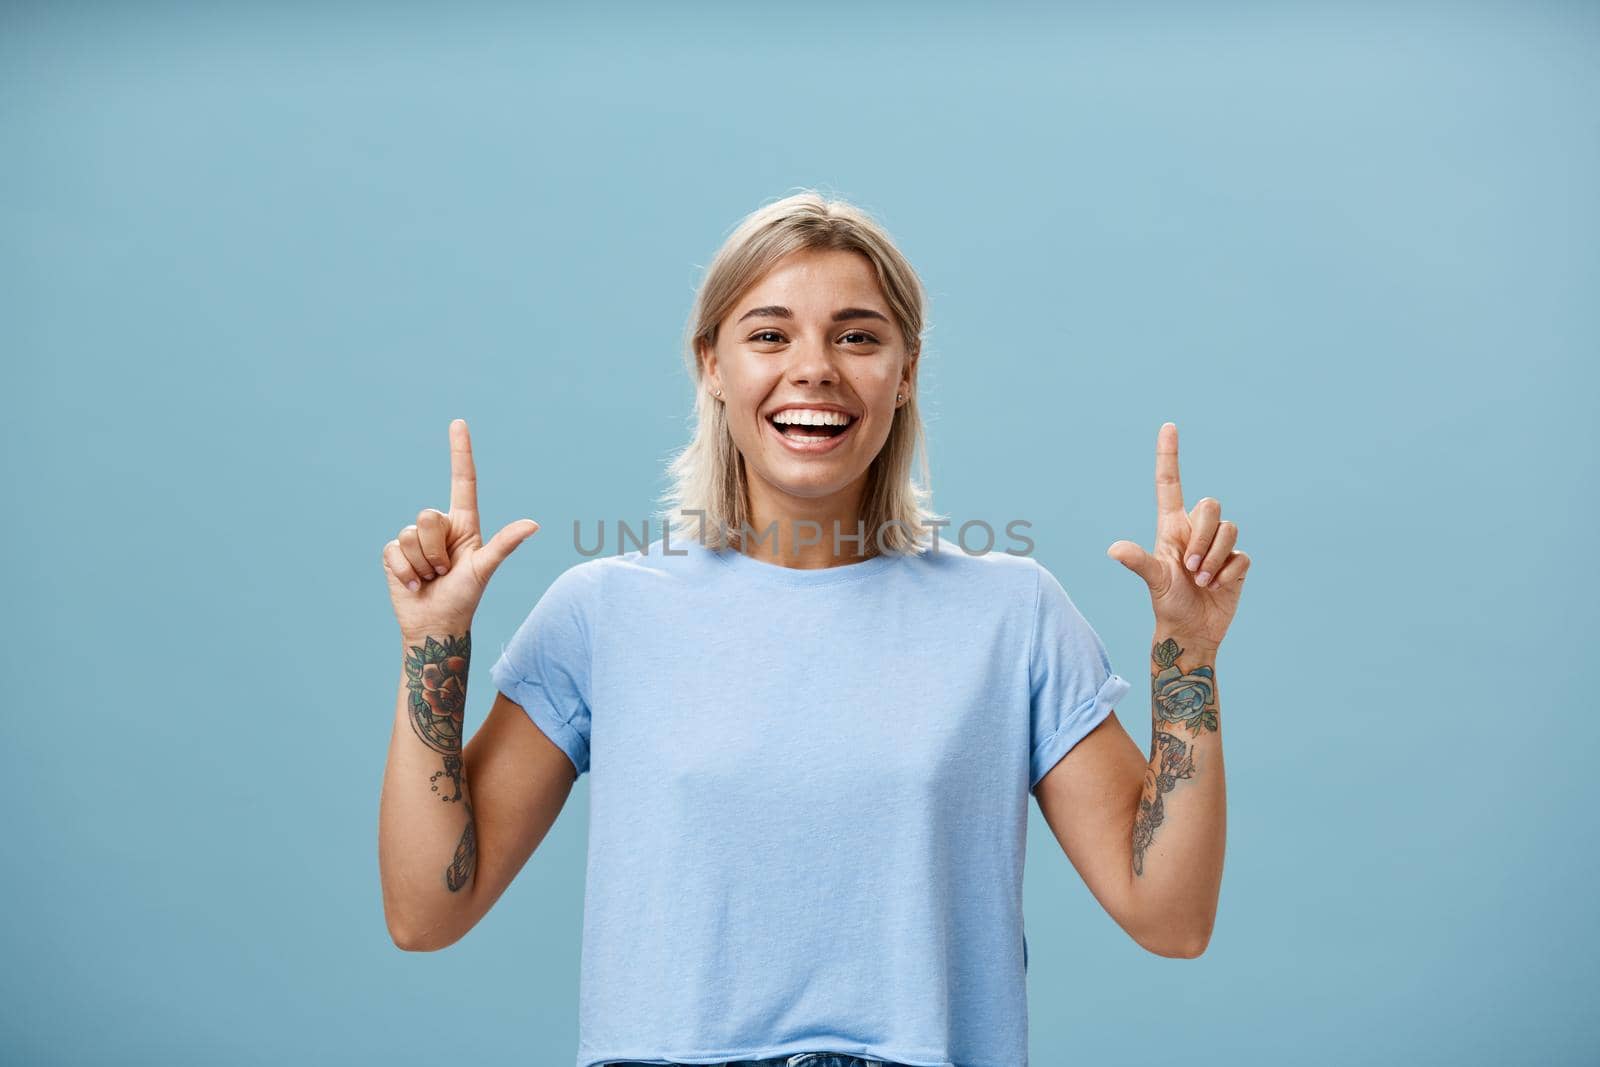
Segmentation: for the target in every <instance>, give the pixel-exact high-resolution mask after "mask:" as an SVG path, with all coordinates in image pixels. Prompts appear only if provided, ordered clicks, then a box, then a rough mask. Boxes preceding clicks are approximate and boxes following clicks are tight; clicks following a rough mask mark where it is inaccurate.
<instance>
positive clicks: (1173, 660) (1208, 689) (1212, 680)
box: [1150, 637, 1217, 735]
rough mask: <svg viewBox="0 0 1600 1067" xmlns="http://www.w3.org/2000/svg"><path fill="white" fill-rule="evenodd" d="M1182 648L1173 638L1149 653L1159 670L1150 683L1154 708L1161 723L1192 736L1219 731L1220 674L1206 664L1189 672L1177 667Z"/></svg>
mask: <svg viewBox="0 0 1600 1067" xmlns="http://www.w3.org/2000/svg"><path fill="white" fill-rule="evenodd" d="M1181 655H1183V649H1181V648H1179V647H1178V642H1176V641H1174V640H1173V639H1172V638H1170V637H1169V638H1167V639H1166V640H1165V641H1163V642H1161V643H1160V644H1158V645H1156V646H1155V647H1154V648H1153V649H1151V650H1150V658H1151V659H1153V660H1155V664H1156V666H1157V667H1159V668H1160V670H1159V671H1157V672H1156V674H1155V676H1154V677H1153V678H1151V680H1150V696H1151V702H1150V703H1151V707H1153V708H1154V709H1155V714H1156V717H1157V718H1158V719H1160V720H1161V721H1162V722H1170V723H1174V724H1177V725H1179V726H1185V727H1187V728H1188V730H1189V733H1190V734H1191V735H1197V734H1199V733H1201V732H1202V731H1204V730H1210V731H1212V732H1213V733H1214V732H1216V729H1217V674H1216V671H1215V670H1213V669H1212V667H1211V664H1209V663H1203V664H1201V665H1200V666H1198V667H1194V668H1192V669H1190V670H1188V671H1185V670H1183V669H1182V668H1181V667H1179V666H1178V657H1179V656H1181Z"/></svg>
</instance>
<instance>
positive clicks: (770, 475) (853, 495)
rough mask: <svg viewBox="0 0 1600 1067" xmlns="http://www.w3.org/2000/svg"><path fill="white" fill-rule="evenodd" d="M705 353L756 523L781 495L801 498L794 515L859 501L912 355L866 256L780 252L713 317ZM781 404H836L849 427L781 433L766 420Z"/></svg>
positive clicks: (904, 389)
mask: <svg viewBox="0 0 1600 1067" xmlns="http://www.w3.org/2000/svg"><path fill="white" fill-rule="evenodd" d="M704 358H705V361H706V386H707V387H708V388H709V389H711V390H712V392H716V391H717V390H719V389H720V390H721V391H722V402H723V403H724V404H726V405H727V415H728V427H729V430H730V432H731V434H732V436H733V440H734V444H735V445H736V446H737V447H738V449H739V451H740V453H742V454H743V456H744V461H745V470H746V472H747V474H748V476H749V480H750V491H751V497H752V500H751V505H752V510H753V511H754V512H756V514H757V523H758V525H757V529H760V528H761V527H760V525H759V523H762V522H766V521H770V517H773V516H772V515H771V513H772V512H773V511H775V510H779V509H782V510H789V509H788V508H786V507H785V503H786V502H785V501H784V500H782V499H781V498H782V497H789V498H792V499H791V501H789V502H788V503H794V502H798V501H801V500H803V501H807V502H809V504H810V505H811V506H810V507H807V506H805V505H802V506H801V508H800V510H802V511H809V510H814V509H815V507H817V506H821V507H824V508H828V507H830V506H831V505H834V504H837V505H839V509H838V510H840V511H841V512H842V513H848V512H851V511H854V510H855V509H856V508H857V507H858V504H859V494H860V490H861V489H862V488H863V487H864V485H865V475H866V472H867V468H868V467H869V466H871V464H872V461H873V459H874V458H876V456H877V455H878V452H879V451H880V450H881V449H882V448H883V443H884V441H886V440H888V437H889V429H890V426H891V425H892V424H893V422H894V416H895V409H896V408H897V407H899V406H900V404H901V403H904V400H902V401H900V402H898V403H897V402H896V400H895V394H896V393H897V392H898V393H899V394H901V396H902V397H904V398H905V399H906V400H909V399H910V396H911V387H912V383H913V381H914V380H915V362H916V354H915V353H910V354H908V353H907V351H906V346H905V342H904V341H903V340H902V338H901V335H900V328H899V326H898V325H897V324H896V323H895V320H894V316H893V315H892V314H891V312H890V310H889V302H888V301H887V300H885V299H884V296H883V290H882V288H881V287H880V286H879V285H878V278H877V273H876V272H875V271H874V270H873V267H872V264H871V262H870V261H869V260H868V259H867V258H866V257H865V256H863V255H861V254H859V253H856V252H845V251H832V250H830V251H815V250H806V251H801V252H795V253H792V254H790V255H788V256H786V257H784V258H783V259H781V260H779V261H778V263H777V264H776V265H775V266H774V267H773V268H772V269H771V270H770V271H768V272H767V274H766V275H765V276H764V277H762V278H761V279H760V280H759V281H757V282H756V283H755V284H754V285H753V286H751V287H750V289H749V290H748V291H747V292H746V293H745V294H744V295H743V296H741V297H740V298H739V300H738V302H737V303H736V304H735V305H734V307H733V310H732V311H730V312H729V313H728V315H727V317H726V318H724V319H723V320H722V322H721V323H720V324H719V325H718V328H717V343H716V345H715V346H714V347H713V348H711V349H709V350H707V351H706V353H705V356H704ZM784 409H805V410H809V411H816V410H818V409H822V410H824V411H830V410H837V411H840V412H843V413H844V415H845V416H846V417H847V420H848V425H846V426H845V428H844V430H843V432H842V433H840V432H839V431H838V429H837V428H836V427H833V426H822V427H817V426H794V427H792V428H791V430H790V431H789V433H788V434H786V433H785V432H784V431H782V430H780V429H779V426H778V425H775V424H774V422H773V416H775V415H778V413H779V412H780V411H782V410H784ZM780 419H781V416H780ZM807 421H808V422H813V423H814V422H816V421H818V420H817V419H815V418H810V419H808V420H807ZM825 434H831V435H833V436H827V437H823V436H822V435H825ZM808 437H810V438H812V440H806V438H808ZM819 437H821V438H822V439H820V440H819V439H816V438H819ZM773 494H776V495H777V498H774V496H773ZM829 497H839V499H838V500H837V501H831V502H830V501H829V500H828V499H827V498H829ZM762 505H766V506H762ZM763 513H766V514H767V516H768V517H767V518H763V517H762V514H763ZM847 532H849V533H853V532H854V530H853V529H851V530H849V531H847ZM871 534H872V531H868V536H869V537H870V536H871ZM783 536H784V537H785V539H787V537H788V533H787V531H785V532H784V534H783Z"/></svg>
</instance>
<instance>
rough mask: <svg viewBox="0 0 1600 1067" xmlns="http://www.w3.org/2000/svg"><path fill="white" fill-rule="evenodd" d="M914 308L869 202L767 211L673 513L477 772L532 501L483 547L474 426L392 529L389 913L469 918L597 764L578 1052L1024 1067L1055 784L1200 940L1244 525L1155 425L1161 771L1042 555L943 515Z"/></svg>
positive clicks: (753, 220) (583, 573)
mask: <svg viewBox="0 0 1600 1067" xmlns="http://www.w3.org/2000/svg"><path fill="white" fill-rule="evenodd" d="M922 306H923V298H922V289H921V286H920V284H919V282H918V280H917V277H916V274H915V272H914V271H913V270H912V269H911V267H910V265H909V264H908V263H907V262H906V261H905V259H904V257H903V256H902V255H901V254H900V252H899V251H898V249H896V248H895V246H894V244H893V243H892V241H891V240H890V239H889V237H888V235H887V234H886V233H885V232H884V231H883V230H882V228H881V227H879V226H878V225H877V224H876V223H875V222H874V221H873V220H872V219H870V218H869V217H867V216H866V215H865V214H863V213H862V212H860V211H859V210H857V209H855V208H853V207H851V206H850V205H848V204H845V203H842V202H839V201H825V200H824V199H822V198H821V197H818V196H816V195H814V194H810V193H806V194H801V195H798V196H793V197H789V198H788V199H785V200H782V201H779V202H777V203H773V204H770V205H767V206H766V207H764V208H762V209H760V210H758V211H756V212H755V213H753V214H752V215H750V216H749V217H748V218H746V219H745V220H744V221H743V223H741V224H740V226H739V227H737V228H736V229H735V230H734V232H733V233H732V234H731V235H730V236H729V237H728V239H727V241H726V242H725V244H724V246H723V248H722V249H721V250H720V251H719V252H718V254H717V256H716V257H715V259H714V260H713V262H712V264H711V266H710V267H709V268H708V270H707V274H706V278H705V280H704V282H703V283H702V286H701V289H700V292H699V295H698V298H697V300H696V305H695V310H694V313H693V315H692V317H691V320H690V323H689V330H688V337H687V343H686V345H685V355H686V358H687V361H688V369H689V372H690V375H691V377H692V379H693V380H694V382H695V383H696V399H697V404H698V420H697V428H696V432H695V435H694V438H693V440H692V441H691V442H690V444H689V445H688V446H687V447H686V448H685V449H684V450H683V451H682V452H681V453H679V454H678V455H677V456H676V457H675V458H674V460H673V462H672V466H671V471H672V474H673V475H674V483H673V486H672V488H671V490H670V491H669V493H668V494H667V499H668V502H669V503H670V505H671V507H670V508H669V509H668V510H667V511H666V512H665V517H666V519H667V520H668V524H667V526H666V528H665V529H664V530H663V535H662V536H661V537H660V538H657V539H655V540H653V541H650V542H649V543H648V544H645V545H643V546H641V547H636V548H635V549H634V550H632V551H628V552H620V551H619V553H618V554H614V555H601V556H599V557H598V558H595V559H591V560H588V561H585V562H581V563H578V564H576V565H574V566H572V567H569V568H568V569H566V570H565V571H564V572H563V573H562V574H560V575H559V576H558V577H557V578H556V580H555V581H554V582H553V583H552V584H551V586H550V588H549V589H548V590H547V591H546V592H545V594H544V595H543V596H542V597H541V598H540V600H539V602H538V603H537V604H536V605H535V606H534V608H533V610H532V611H531V612H530V613H529V614H528V616H527V618H526V619H525V620H524V622H523V623H522V625H521V626H520V627H519V628H518V629H517V631H516V633H515V634H514V635H513V636H512V638H511V640H510V642H509V643H508V644H506V645H505V646H503V648H502V651H501V654H500V656H499V658H498V659H497V660H496V661H495V663H494V664H493V666H492V668H491V671H490V673H491V677H492V679H493V681H494V682H495V684H496V686H497V688H498V690H499V692H498V694H497V695H496V698H495V702H494V706H493V707H492V708H491V709H490V711H489V714H488V717H487V719H486V721H485V723H484V725H483V727H482V728H481V729H480V730H479V731H478V732H477V734H475V735H474V737H473V740H472V742H471V744H469V745H468V746H467V747H466V751H465V753H464V758H463V753H462V752H461V748H460V746H461V735H462V707H463V704H464V694H465V687H466V680H467V669H468V663H469V661H470V639H469V627H470V623H471V619H472V616H473V613H474V611H475V609H476V607H477V604H478V601H479V600H480V598H481V597H482V594H483V590H484V587H485V583H486V582H487V580H488V579H489V577H490V576H491V575H492V574H493V573H494V571H495V569H496V568H497V567H498V566H499V565H500V563H501V562H503V561H504V560H505V558H506V557H507V556H508V555H509V554H510V552H511V551H512V550H513V549H514V548H515V546H516V545H517V544H519V543H520V542H521V541H522V540H523V539H524V538H526V537H527V536H529V535H531V534H532V533H533V532H534V531H535V530H537V529H538V524H537V523H535V522H533V521H532V520H519V521H518V522H514V523H512V524H510V525H508V526H506V527H505V528H504V529H502V530H501V531H500V532H499V533H498V534H497V535H496V536H495V537H494V538H493V539H491V540H490V541H489V542H488V543H487V544H484V543H482V541H481V537H480V534H479V526H478V516H477V499H476V477H475V473H474V467H473V463H472V456H471V450H470V444H469V441H468V436H467V429H466V425H465V423H463V422H461V421H460V420H457V421H456V422H455V423H452V424H451V430H450V433H451V452H452V470H453V489H452V494H451V503H450V511H449V513H448V514H442V513H440V512H438V511H435V510H431V509H430V510H424V511H423V512H422V513H421V514H420V515H419V516H418V518H417V522H416V524H415V525H414V526H408V527H406V528H405V529H404V530H402V531H401V533H400V535H399V536H398V537H397V538H396V539H395V540H393V541H390V542H389V544H388V545H387V546H385V551H384V564H385V570H386V573H387V575H388V584H389V591H390V595H391V599H392V602H393V605H394V610H395V613H396V616H397V618H398V619H399V621H400V625H401V635H402V640H403V647H404V652H405V673H404V675H403V677H402V680H401V686H400V691H399V700H398V707H397V709H396V720H395V729H394V734H393V737H392V740H391V748H390V754H389V764H388V768H387V771H386V776H385V780H384V792H383V799H382V813H381V827H380V862H381V866H382V872H383V888H384V905H385V910H386V915H387V917H388V922H389V927H390V931H391V934H392V936H393V937H394V940H395V942H396V943H397V944H398V945H400V946H401V947H403V948H409V949H423V950H428V949H436V948H441V947H444V946H446V945H449V944H452V943H454V942H455V941H456V940H457V939H459V938H460V937H461V936H462V935H463V934H464V933H465V932H466V931H467V930H468V929H470V928H471V927H472V926H473V925H474V924H475V923H476V922H477V921H478V919H479V918H481V917H482V916H483V914H484V913H485V912H486V911H487V910H488V909H489V907H490V906H491V905H492V904H493V903H494V901H495V899H497V898H498V897H499V895H500V893H501V892H503V891H504V889H505V887H506V886H507V884H509V882H510V881H511V879H512V877H513V876H514V875H515V874H516V873H517V871H518V870H520V869H521V867H522V865H523V864H524V863H525V862H526V861H527V858H528V856H529V855H531V854H532V852H533V850H534V849H535V848H536V847H537V845H538V844H539V842H540V841H541V840H542V839H543V837H544V835H545V832H546V831H547V830H548V828H549V827H550V825H551V823H552V822H553V821H554V819H555V817H556V815H557V813H558V812H559V811H560V809H561V807H562V805H563V803H564V802H565V800H566V797H567V795H568V793H569V792H570V789H571V786H572V783H573V782H574V781H575V780H576V778H577V777H578V776H580V775H582V774H583V773H585V772H586V771H592V774H593V779H592V785H591V792H590V823H589V852H588V869H587V881H586V895H585V903H584V914H583V919H584V927H583V955H582V968H581V970H582V975H581V995H580V1038H579V1049H578V1057H577V1067H602V1065H612V1067H614V1065H617V1064H663V1063H695V1064H723V1063H726V1064H736V1065H740V1067H750V1065H753V1064H760V1065H762V1067H780V1065H782V1067H788V1065H798V1064H805V1065H806V1067H860V1065H862V1064H873V1065H876V1064H889V1065H919V1067H958V1065H959V1067H1015V1065H1018V1064H1025V1063H1026V1062H1027V1004H1026V990H1025V983H1024V979H1025V970H1026V966H1027V945H1026V941H1025V938H1024V936H1023V929H1022V873H1023V858H1024V844H1025V833H1026V828H1027V800H1028V796H1029V795H1030V793H1031V794H1032V795H1033V796H1034V797H1036V798H1037V800H1038V801H1039V804H1040V808H1041V810H1042V811H1043V812H1044V814H1045V817H1046V819H1047V820H1048V822H1049V825H1050V826H1051V829H1052V831H1053V832H1054V833H1055V836H1056V837H1057V839H1058V840H1059V842H1060V843H1061V845H1062V847H1063V849H1064V850H1065V851H1066V853H1067V855H1068V857H1069V858H1070V860H1071V862H1072V863H1073V864H1074V866H1075V867H1076V868H1077V870H1078V871H1079V872H1080V874H1081V875H1082V876H1083V878H1084V880H1085V882H1086V883H1087V884H1088V885H1089V887H1090V889H1091V890H1092V891H1093V892H1094V894H1095V897H1096V899H1097V900H1099V901H1100V903H1101V904H1102V905H1103V906H1104V907H1105V908H1106V910H1107V911H1108V912H1109V913H1110V914H1111V916H1112V917H1113V918H1114V919H1115V920H1116V921H1117V922H1118V923H1120V924H1121V925H1122V926H1123V928H1124V929H1126V930H1127V932H1128V933H1129V934H1130V936H1132V937H1133V938H1134V939H1135V940H1136V941H1138V943H1139V944H1141V945H1143V946H1144V947H1146V948H1148V949H1149V950H1151V951H1153V952H1157V953H1159V954H1161V955H1165V956H1176V957H1191V956H1195V955H1198V954H1199V953H1200V952H1201V951H1202V950H1203V948H1204V946H1205V944H1206V942H1207V940H1208V938H1209V935H1210V930H1211V923H1212V919H1213V917H1214V915H1215V911H1216V903H1217V895H1218V891H1219V887H1220V882H1221V872H1222V845H1223V826H1224V805H1223V788H1222V787H1223V773H1222V751H1221V740H1220V734H1219V732H1218V718H1217V703H1216V689H1215V676H1214V661H1215V655H1216V650H1217V648H1218V646H1219V645H1220V643H1221V640H1222V637H1223V634H1224V633H1225V631H1226V629H1227V626H1228V623H1229V622H1230V621H1231V619H1232V616H1233V612H1234V609H1235V607H1236V605H1237V602H1238V597H1239V589H1240V582H1241V580H1242V578H1243V576H1244V573H1245V570H1246V568H1247V566H1248V559H1247V557H1246V556H1245V555H1244V553H1242V552H1237V551H1235V550H1234V547H1233V546H1234V543H1235V540H1236V536H1237V533H1236V530H1235V528H1234V526H1233V524H1232V523H1228V522H1223V521H1221V520H1220V518H1219V512H1220V508H1219V505H1218V504H1217V502H1216V501H1215V500H1212V499H1210V498H1207V499H1206V500H1202V501H1201V502H1200V503H1199V504H1197V505H1196V506H1195V508H1194V510H1193V511H1191V512H1185V511H1184V509H1183V504H1182V495H1181V489H1180V487H1179V485H1178V477H1177V452H1176V432H1177V431H1176V427H1174V426H1172V425H1171V424H1167V425H1164V426H1163V427H1162V430H1161V433H1160V435H1159V436H1158V444H1157V453H1158V455H1157V471H1156V474H1157V477H1156V482H1157V501H1158V529H1157V537H1156V548H1155V551H1154V553H1146V552H1145V551H1144V550H1143V549H1141V548H1139V547H1138V546H1137V545H1135V544H1133V543H1132V542H1126V541H1119V542H1117V543H1116V544H1115V545H1113V546H1112V547H1111V550H1110V554H1112V555H1113V556H1114V558H1116V559H1118V560H1119V561H1120V562H1122V563H1123V564H1124V565H1125V566H1127V567H1129V569H1131V570H1133V571H1134V572H1135V573H1137V574H1139V575H1140V576H1141V577H1142V578H1144V579H1145V581H1146V582H1147V584H1148V585H1149V588H1150V591H1151V596H1152V603H1153V605H1154V608H1155V615H1156V642H1155V645H1154V651H1153V657H1154V659H1153V664H1152V694H1153V698H1154V699H1153V705H1154V715H1155V720H1154V721H1155V732H1154V743H1153V745H1152V750H1151V756H1150V759H1149V760H1146V759H1145V758H1144V757H1143V756H1142V755H1141V754H1140V752H1139V750H1138V747H1137V746H1136V745H1135V744H1134V742H1133V740H1132V738H1130V737H1129V736H1128V734H1127V732H1126V731H1125V730H1124V729H1123V728H1122V726H1121V724H1120V722H1119V721H1118V720H1117V719H1116V717H1115V715H1114V713H1113V705H1114V704H1115V703H1116V701H1117V700H1119V699H1120V698H1121V697H1122V696H1124V695H1125V694H1126V693H1127V692H1128V691H1129V689H1130V688H1131V686H1130V683H1128V682H1127V681H1125V680H1124V679H1123V678H1122V677H1120V676H1119V675H1117V674H1115V673H1114V672H1112V670H1111V664H1110V661H1109V659H1108V657H1107V654H1106V650H1105V648H1104V646H1103V644H1102V643H1101V641H1100V639H1099V637H1098V635H1097V634H1096V633H1095V631H1094V630H1093V628H1092V627H1091V626H1090V625H1089V623H1088V622H1087V621H1086V620H1085V619H1084V617H1083V616H1082V615H1081V614H1080V613H1079V612H1078V610H1077V609H1076V607H1075V606H1074V604H1073V603H1072V601H1071V599H1070V598H1069V597H1068V595H1067V593H1066V591H1065V590H1064V589H1063V588H1062V586H1061V585H1060V583H1059V582H1057V581H1056V579H1055V578H1054V576H1053V575H1051V573H1050V572H1049V571H1048V570H1046V569H1045V568H1044V567H1043V566H1041V565H1039V564H1038V563H1036V562H1035V561H1034V560H1033V559H1032V558H1030V557H1028V556H1025V555H1015V554H1010V553H1008V552H993V553H989V554H982V555H969V554H966V553H965V552H963V551H960V550H958V549H955V548H952V547H951V546H950V545H949V544H948V543H944V544H943V545H942V546H941V544H940V543H939V541H938V540H937V529H938V525H940V523H941V520H939V519H937V518H936V517H935V516H934V515H933V514H932V513H931V512H929V511H927V510H926V506H925V505H926V490H925V488H923V487H922V486H919V485H918V484H916V483H914V482H913V481H912V480H911V477H910V467H911V461H912V456H913V454H914V453H915V452H917V450H918V446H919V444H920V442H921V437H922V434H921V423H920V418H919V416H918V414H917V366H918V358H919V355H920V351H921V331H922V321H923V319H922ZM923 473H924V478H923V481H924V482H926V462H925V453H924V464H923ZM1180 781H1182V783H1183V784H1182V785H1181V786H1180V785H1179V782H1180ZM469 783H470V787H469ZM425 784H426V788H425V787H424V786H425ZM458 806H459V809H460V810H457V808H458ZM480 846H481V847H480Z"/></svg>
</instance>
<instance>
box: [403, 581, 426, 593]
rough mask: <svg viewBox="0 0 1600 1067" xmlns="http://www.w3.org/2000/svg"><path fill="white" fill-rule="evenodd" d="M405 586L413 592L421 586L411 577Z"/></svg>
mask: <svg viewBox="0 0 1600 1067" xmlns="http://www.w3.org/2000/svg"><path fill="white" fill-rule="evenodd" d="M406 588H407V589H409V590H411V591H412V592H413V593H415V592H416V591H417V590H418V589H421V588H422V583H421V582H419V581H417V580H416V579H415V578H413V579H411V580H410V581H409V582H407V583H406Z"/></svg>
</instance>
